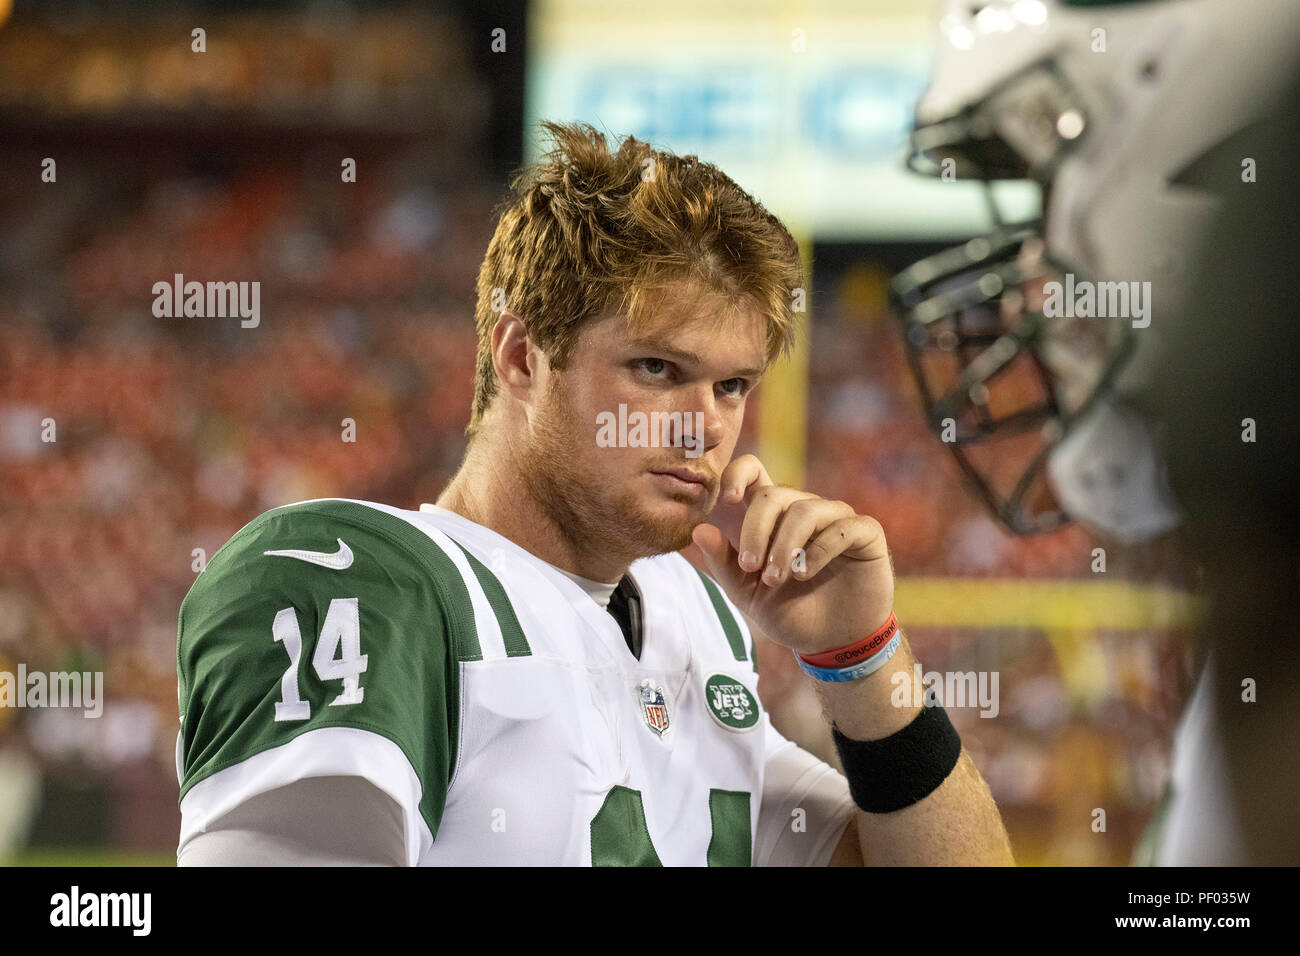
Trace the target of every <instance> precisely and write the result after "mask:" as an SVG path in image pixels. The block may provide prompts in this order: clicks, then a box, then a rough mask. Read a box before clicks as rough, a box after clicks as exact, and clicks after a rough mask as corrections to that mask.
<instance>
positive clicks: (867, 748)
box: [831, 704, 961, 813]
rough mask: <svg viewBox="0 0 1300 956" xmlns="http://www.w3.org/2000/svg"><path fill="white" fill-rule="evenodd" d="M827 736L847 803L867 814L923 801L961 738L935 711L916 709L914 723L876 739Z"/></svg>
mask: <svg viewBox="0 0 1300 956" xmlns="http://www.w3.org/2000/svg"><path fill="white" fill-rule="evenodd" d="M831 736H832V737H833V738H834V739H835V749H836V750H837V751H839V755H840V762H841V763H843V764H844V775H845V776H846V777H848V778H849V793H850V794H851V795H852V796H853V802H854V803H856V804H857V805H858V806H859V807H860V808H861V809H863V810H865V811H866V812H867V813H892V812H894V811H895V810H901V809H903V808H904V807H910V806H911V805H912V804H914V803H916V802H917V801H919V800H922V799H924V798H925V797H927V796H929V795H930V794H931V793H933V792H934V791H935V790H937V789H938V788H939V785H940V784H941V783H943V782H944V780H946V779H948V774H950V773H952V768H953V767H955V766H957V760H958V758H959V757H961V737H960V736H959V735H958V733H957V729H956V728H955V727H953V725H952V721H951V720H949V719H948V713H947V711H945V710H944V709H943V708H942V707H941V706H939V705H938V704H935V705H934V706H933V707H922V708H921V712H920V713H919V714H917V715H916V719H915V720H913V721H912V722H911V723H910V724H908V725H907V726H906V727H904V728H903V729H902V730H899V731H897V732H896V733H893V734H890V735H889V736H888V737H885V738H884V739H882V740H850V739H849V738H848V737H845V736H844V735H843V734H842V733H840V731H839V728H838V727H836V726H835V725H834V724H832V725H831Z"/></svg>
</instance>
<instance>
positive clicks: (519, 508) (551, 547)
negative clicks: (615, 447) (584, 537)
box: [435, 441, 628, 583]
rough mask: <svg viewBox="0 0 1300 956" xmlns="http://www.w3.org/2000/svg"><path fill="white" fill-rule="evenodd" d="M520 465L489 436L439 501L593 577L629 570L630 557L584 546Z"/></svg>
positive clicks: (607, 578) (609, 578) (610, 578)
mask: <svg viewBox="0 0 1300 956" xmlns="http://www.w3.org/2000/svg"><path fill="white" fill-rule="evenodd" d="M518 466H519V462H518V460H517V459H516V458H515V457H514V456H513V455H512V454H510V453H509V452H508V451H507V453H506V454H503V455H498V454H496V453H495V451H494V450H489V449H488V447H487V442H486V441H482V442H481V443H477V444H476V446H475V447H472V448H471V449H470V451H469V453H468V454H466V456H465V461H464V462H463V463H462V464H461V467H460V470H459V471H457V472H456V475H455V477H454V478H452V480H451V482H450V483H448V485H447V487H446V488H444V489H443V491H442V494H440V495H439V496H438V500H437V502H435V503H436V504H437V505H438V507H439V508H446V509H447V510H448V511H454V512H455V513H456V514H458V515H460V516H461V517H463V518H468V519H469V520H470V521H473V522H474V523H475V524H480V525H482V526H483V527H485V528H490V529H491V530H493V531H495V532H496V533H497V534H499V535H501V536H502V537H503V538H509V539H510V540H511V541H513V542H514V543H515V544H517V545H519V547H521V548H523V549H524V550H525V551H528V552H530V553H531V554H535V555H536V556H537V557H539V558H541V559H542V560H543V561H546V562H547V563H548V564H553V565H555V566H556V567H557V568H560V569H562V570H564V571H568V572H570V573H572V574H577V575H579V576H581V577H584V578H588V579H590V580H592V581H603V582H609V583H616V582H618V580H619V579H620V578H622V577H623V575H624V574H625V573H626V572H627V568H628V564H627V562H625V561H620V560H619V559H617V558H614V559H612V560H611V559H610V558H609V557H608V556H604V557H602V556H601V555H593V554H591V553H589V552H587V551H585V550H583V549H580V548H579V547H578V546H577V544H576V543H575V541H574V540H573V538H572V537H571V535H570V534H569V533H568V531H566V529H565V528H564V527H563V526H562V525H561V524H560V523H559V522H557V521H555V520H554V519H553V518H552V517H551V516H550V514H549V513H548V512H547V511H546V509H544V508H542V507H541V505H540V504H539V503H538V502H537V501H536V499H535V497H534V495H533V491H532V488H531V486H530V485H529V483H528V482H526V481H524V480H523V476H522V474H521V473H520V469H519V467H518Z"/></svg>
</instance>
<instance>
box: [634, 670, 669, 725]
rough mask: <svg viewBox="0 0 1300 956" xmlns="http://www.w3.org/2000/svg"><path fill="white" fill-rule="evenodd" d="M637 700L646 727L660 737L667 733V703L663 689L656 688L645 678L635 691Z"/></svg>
mask: <svg viewBox="0 0 1300 956" xmlns="http://www.w3.org/2000/svg"><path fill="white" fill-rule="evenodd" d="M637 699H638V700H640V701H641V716H642V717H644V718H645V723H646V726H647V727H649V728H650V729H651V730H653V731H654V732H655V733H656V734H658V735H659V736H660V737H662V736H663V735H664V734H666V733H667V732H668V702H667V701H666V700H665V699H664V689H663V688H662V687H656V686H655V685H654V683H653V682H652V681H651V680H650V678H648V677H647V678H646V679H645V680H643V681H642V682H641V686H640V687H639V688H638V689H637Z"/></svg>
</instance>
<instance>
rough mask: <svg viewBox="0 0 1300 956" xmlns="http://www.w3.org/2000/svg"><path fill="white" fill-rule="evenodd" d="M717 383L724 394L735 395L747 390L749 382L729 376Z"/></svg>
mask: <svg viewBox="0 0 1300 956" xmlns="http://www.w3.org/2000/svg"><path fill="white" fill-rule="evenodd" d="M718 385H719V387H720V388H721V389H722V391H723V392H724V393H725V394H727V395H732V396H737V397H738V396H741V395H744V394H745V393H746V392H747V391H749V382H748V381H747V380H745V379H743V378H729V379H727V380H726V381H725V382H719V383H718Z"/></svg>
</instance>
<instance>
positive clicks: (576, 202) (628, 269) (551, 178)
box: [466, 122, 804, 438]
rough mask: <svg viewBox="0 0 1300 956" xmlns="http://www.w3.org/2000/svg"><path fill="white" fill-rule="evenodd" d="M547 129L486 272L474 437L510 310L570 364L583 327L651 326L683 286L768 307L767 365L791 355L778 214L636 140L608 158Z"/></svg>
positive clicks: (571, 128)
mask: <svg viewBox="0 0 1300 956" xmlns="http://www.w3.org/2000/svg"><path fill="white" fill-rule="evenodd" d="M541 126H542V128H543V129H544V130H545V132H546V133H548V134H549V136H550V138H551V140H552V144H553V145H552V149H551V150H550V151H549V152H547V153H546V154H545V156H544V157H543V158H542V160H541V161H540V162H539V163H537V164H536V165H534V166H531V167H529V168H526V169H524V170H522V171H521V172H519V173H518V174H516V176H515V177H514V179H513V180H512V182H511V184H510V186H511V196H510V198H509V199H507V200H506V201H505V203H504V204H503V205H502V207H501V208H500V210H499V217H500V218H499V219H498V221H497V227H496V232H495V233H494V234H493V236H492V241H491V242H490V243H489V244H488V249H487V254H486V255H485V256H484V257H483V265H482V267H481V268H480V269H479V274H478V304H477V307H476V308H475V311H474V322H475V325H476V327H477V330H478V352H477V362H476V367H475V372H474V407H473V412H472V413H471V416H470V423H469V427H468V428H467V429H466V434H467V435H469V436H470V438H473V437H474V435H475V434H476V433H477V431H478V428H479V425H480V424H481V422H482V418H483V414H484V412H485V411H486V410H487V408H488V405H489V404H490V403H491V401H492V398H493V396H494V395H495V394H496V391H497V378H496V371H495V369H494V368H493V365H492V351H491V349H492V330H493V328H494V327H495V326H496V324H497V320H498V318H499V316H500V314H501V312H502V311H505V310H508V311H510V312H512V313H514V314H515V315H518V316H519V317H520V319H522V320H523V322H524V325H525V327H526V328H527V330H528V334H529V336H530V337H531V338H532V339H533V341H534V342H536V343H537V345H538V347H539V348H541V349H542V350H543V351H544V352H545V353H546V356H547V358H548V360H549V361H550V363H551V365H552V366H553V367H555V368H564V367H565V365H566V363H567V362H568V360H569V359H570V357H571V356H572V353H573V350H574V347H575V346H576V344H577V341H578V334H579V332H580V331H581V329H582V327H583V326H584V325H585V324H587V323H588V322H591V321H592V320H594V319H595V318H597V317H599V316H601V315H603V314H607V313H611V312H616V313H621V314H624V315H626V316H627V317H628V321H629V324H630V325H631V326H632V328H633V329H637V328H644V325H645V320H646V319H647V318H648V317H649V315H651V314H652V313H653V306H654V305H655V303H656V302H657V301H658V300H659V298H658V297H659V294H660V293H662V292H663V291H665V290H666V288H667V286H668V285H670V284H671V283H674V282H680V281H688V282H692V283H694V284H697V285H698V286H700V287H702V288H704V289H707V290H708V291H710V292H713V293H715V294H717V295H719V296H721V297H722V298H723V299H724V300H725V302H726V303H727V306H728V308H736V307H740V306H744V305H749V306H751V307H755V308H757V309H758V310H760V311H761V312H762V313H763V315H764V317H765V319H766V322H767V356H766V360H767V362H768V363H769V364H770V363H771V362H772V361H773V360H775V359H776V358H777V357H778V356H780V355H782V354H784V353H785V352H786V351H788V350H789V348H790V346H791V344H792V342H793V338H794V323H793V320H792V315H791V304H792V300H793V296H794V294H795V290H796V289H799V288H802V287H803V282H804V279H803V269H802V265H801V263H800V259H799V247H798V244H797V243H796V242H795V241H794V239H793V237H791V235H790V233H789V231H788V230H787V229H786V228H785V226H783V225H782V224H781V222H780V220H778V219H777V218H776V217H775V216H773V215H772V214H771V213H770V212H768V211H767V210H766V209H764V208H763V206H762V205H761V204H760V203H758V202H757V201H756V200H755V199H754V198H753V197H752V196H750V195H749V194H748V193H747V192H745V191H744V190H743V189H741V188H740V187H739V186H737V185H736V184H735V183H734V182H733V181H732V180H731V179H730V178H729V177H728V176H726V175H725V174H724V173H723V172H721V171H720V170H719V169H718V168H717V167H716V166H714V165H712V164H711V163H702V162H700V161H699V159H698V157H696V156H693V155H688V156H675V155H673V154H671V153H667V152H659V151H656V150H654V149H652V148H651V147H650V145H649V144H648V143H645V142H643V141H641V140H638V139H635V138H633V137H631V136H629V137H627V138H626V139H624V140H623V142H622V143H621V144H620V145H619V147H618V149H617V151H615V152H612V153H611V152H610V150H609V147H608V146H607V145H606V142H605V136H604V134H602V133H600V132H599V131H597V130H596V129H595V128H594V127H592V126H590V125H589V124H586V123H569V124H561V123H552V122H543V123H542V124H541ZM503 304H504V309H503V308H502V306H503Z"/></svg>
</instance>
